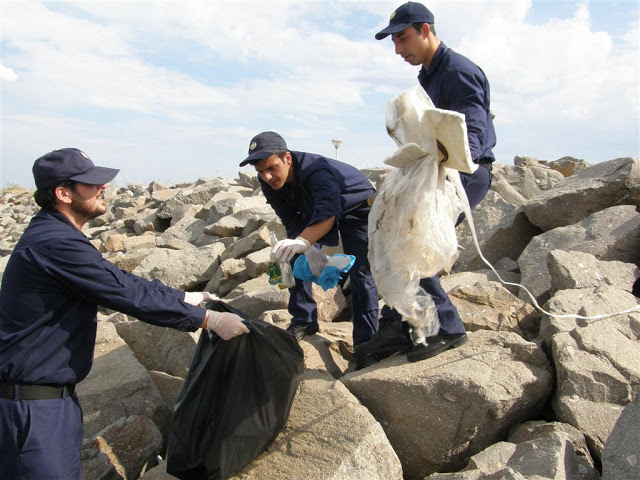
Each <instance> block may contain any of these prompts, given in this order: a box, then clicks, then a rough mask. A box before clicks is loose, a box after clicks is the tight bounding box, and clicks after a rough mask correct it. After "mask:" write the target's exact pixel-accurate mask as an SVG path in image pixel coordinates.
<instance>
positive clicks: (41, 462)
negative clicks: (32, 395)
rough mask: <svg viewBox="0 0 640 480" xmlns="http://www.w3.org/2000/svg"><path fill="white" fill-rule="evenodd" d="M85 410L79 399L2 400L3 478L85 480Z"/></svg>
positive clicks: (0, 471) (0, 460) (0, 472)
mask: <svg viewBox="0 0 640 480" xmlns="http://www.w3.org/2000/svg"><path fill="white" fill-rule="evenodd" d="M81 453H82V409H81V408H80V404H79V403H78V398H77V397H76V395H75V394H74V395H73V396H72V397H65V398H55V399H51V400H9V399H6V398H0V478H1V479H3V480H34V479H38V480H49V479H50V480H53V479H56V480H81V479H82V462H81Z"/></svg>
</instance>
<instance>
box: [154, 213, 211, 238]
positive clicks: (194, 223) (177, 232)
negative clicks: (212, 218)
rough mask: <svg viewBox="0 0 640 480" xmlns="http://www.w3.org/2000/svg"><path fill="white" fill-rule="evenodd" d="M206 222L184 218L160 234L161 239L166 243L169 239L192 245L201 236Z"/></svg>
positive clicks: (193, 218)
mask: <svg viewBox="0 0 640 480" xmlns="http://www.w3.org/2000/svg"><path fill="white" fill-rule="evenodd" d="M205 227H207V222H206V221H205V220H200V219H198V218H195V217H184V218H181V219H180V220H178V221H177V222H176V223H174V224H173V225H171V226H170V227H169V228H167V229H166V230H165V231H164V232H162V234H161V237H162V238H163V239H164V240H165V241H167V240H171V239H176V238H177V239H178V240H183V241H185V242H189V243H194V242H195V241H196V240H198V238H200V236H201V235H202V234H203V232H204V229H205Z"/></svg>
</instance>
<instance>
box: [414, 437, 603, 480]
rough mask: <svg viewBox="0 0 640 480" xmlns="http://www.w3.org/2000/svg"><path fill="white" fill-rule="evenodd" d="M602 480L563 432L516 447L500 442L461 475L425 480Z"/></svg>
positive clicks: (485, 451) (432, 476)
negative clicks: (577, 453)
mask: <svg viewBox="0 0 640 480" xmlns="http://www.w3.org/2000/svg"><path fill="white" fill-rule="evenodd" d="M445 479H447V480H451V479H456V480H481V479H487V480H488V479H496V480H498V479H513V480H520V479H522V480H524V479H536V480H543V479H549V480H556V479H565V480H599V479H600V474H599V473H598V472H597V470H595V469H594V468H593V467H591V466H590V465H588V464H586V463H585V462H584V460H583V459H582V458H581V457H579V456H577V455H576V454H575V452H574V451H573V445H572V444H571V442H570V441H569V439H568V438H567V435H565V434H563V433H557V432H554V433H550V434H549V435H546V436H544V437H541V438H537V439H535V440H529V441H527V442H522V443H518V444H517V445H516V444H513V443H508V442H498V443H496V444H494V445H492V446H490V447H489V448H487V449H486V450H484V451H482V452H480V453H478V454H476V455H474V456H473V457H471V460H470V461H469V464H468V465H467V467H466V468H465V469H464V470H463V471H461V472H458V473H455V474H448V473H435V474H433V475H429V476H428V477H425V480H445Z"/></svg>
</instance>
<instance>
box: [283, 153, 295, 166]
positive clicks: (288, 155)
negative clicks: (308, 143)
mask: <svg viewBox="0 0 640 480" xmlns="http://www.w3.org/2000/svg"><path fill="white" fill-rule="evenodd" d="M291 162H293V157H292V156H291V152H287V153H285V154H284V163H285V164H287V165H291Z"/></svg>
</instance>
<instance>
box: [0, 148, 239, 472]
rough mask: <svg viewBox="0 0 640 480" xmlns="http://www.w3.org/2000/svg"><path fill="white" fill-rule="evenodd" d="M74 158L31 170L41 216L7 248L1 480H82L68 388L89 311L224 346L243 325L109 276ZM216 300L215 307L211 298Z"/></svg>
mask: <svg viewBox="0 0 640 480" xmlns="http://www.w3.org/2000/svg"><path fill="white" fill-rule="evenodd" d="M117 174H118V170H116V169H112V168H106V167H97V166H95V165H94V164H93V162H92V161H91V159H90V158H89V157H88V156H87V155H86V154H85V153H84V152H82V151H81V150H78V149H76V148H63V149H61V150H55V151H53V152H49V153H47V154H46V155H43V156H42V157H40V158H39V159H37V160H36V161H35V163H34V165H33V176H34V179H35V183H36V186H37V188H38V189H37V191H36V192H35V195H34V196H35V199H36V202H37V203H38V205H39V206H40V207H42V208H41V210H40V211H39V212H38V213H37V214H36V215H35V217H33V219H32V220H31V222H30V223H29V226H28V227H27V228H26V230H25V231H24V233H23V235H22V237H21V238H20V240H19V241H18V243H17V244H16V246H15V248H14V250H13V252H12V253H11V257H10V258H9V261H8V263H7V266H6V268H5V271H4V276H3V278H2V286H1V287H0V439H2V440H1V441H0V459H1V460H0V478H2V479H5V478H7V479H14V478H33V479H36V478H37V479H48V478H51V479H53V478H74V479H76V478H82V463H81V450H82V438H83V432H82V410H81V408H80V404H79V403H78V398H77V396H76V394H75V385H76V384H77V383H78V382H80V381H81V380H83V379H84V378H85V377H86V376H87V375H88V373H89V371H90V370H91V366H92V363H93V351H94V346H95V340H96V328H97V317H96V315H97V311H98V305H102V306H105V307H107V308H110V309H113V310H118V311H121V312H124V313H126V314H128V315H133V316H135V317H136V318H138V319H139V320H142V321H144V322H147V323H151V324H155V325H159V326H165V327H171V328H175V329H178V330H182V331H196V330H197V329H198V328H207V329H209V330H212V331H214V332H215V333H216V334H217V335H218V336H219V337H220V338H222V339H223V340H228V339H231V338H233V337H234V336H236V335H241V334H243V333H247V332H248V331H249V330H248V329H247V327H246V326H245V325H244V324H243V323H242V319H241V318H240V317H238V316H237V315H234V314H231V313H223V312H214V311H211V310H206V309H204V308H202V307H200V306H199V305H200V304H201V303H202V302H203V301H204V300H208V299H211V298H210V295H208V294H206V293H205V292H202V293H201V292H183V291H181V290H176V289H174V288H170V287H167V286H165V285H163V284H161V283H160V282H158V281H153V282H151V281H149V280H146V279H143V278H141V277H137V276H135V275H132V274H130V273H127V272H124V271H122V270H119V269H117V268H116V267H115V266H114V265H112V264H111V263H109V262H108V261H107V260H105V259H104V258H103V256H102V255H101V254H100V253H99V252H98V250H96V248H95V247H94V246H93V244H91V242H90V241H89V239H88V238H87V237H86V236H85V235H84V234H83V233H82V232H81V228H82V227H83V226H84V225H85V223H86V222H88V221H89V220H91V219H92V218H95V217H97V216H98V215H101V214H103V213H105V212H106V206H105V204H104V200H103V196H104V190H105V187H106V185H105V184H106V183H108V182H110V181H111V180H113V179H114V178H115V176H116V175H117ZM214 299H215V298H214Z"/></svg>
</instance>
